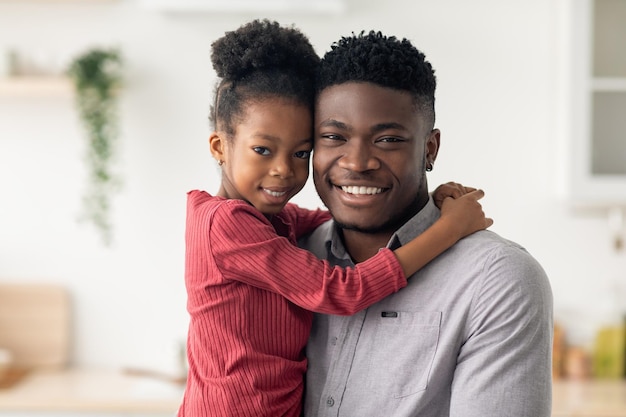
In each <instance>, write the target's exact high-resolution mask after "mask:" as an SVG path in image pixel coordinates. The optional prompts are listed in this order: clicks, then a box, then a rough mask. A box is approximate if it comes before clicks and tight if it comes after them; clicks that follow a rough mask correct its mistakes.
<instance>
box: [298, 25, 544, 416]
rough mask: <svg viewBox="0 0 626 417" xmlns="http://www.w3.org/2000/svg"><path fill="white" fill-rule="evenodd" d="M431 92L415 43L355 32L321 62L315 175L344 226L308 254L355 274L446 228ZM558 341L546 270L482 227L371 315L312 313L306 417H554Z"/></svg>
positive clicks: (316, 237) (327, 230) (329, 226)
mask: <svg viewBox="0 0 626 417" xmlns="http://www.w3.org/2000/svg"><path fill="white" fill-rule="evenodd" d="M435 87H436V80H435V76H434V71H433V69H432V67H431V65H430V64H429V63H428V62H427V61H425V57H424V55H423V54H422V53H421V52H419V51H418V50H417V49H416V48H415V47H414V46H412V45H411V43H410V42H409V41H407V40H399V39H396V38H394V37H385V36H383V35H382V34H380V33H374V32H371V33H369V34H360V35H353V36H352V37H349V38H343V39H341V40H340V41H339V42H337V43H336V44H335V45H334V46H333V49H332V50H331V51H330V52H328V53H327V54H326V55H325V56H324V58H323V60H322V64H321V69H320V80H319V86H318V89H319V91H318V99H317V105H316V115H315V130H316V131H315V152H314V157H313V171H314V173H313V178H314V181H315V186H316V188H317V191H318V193H319V195H320V197H321V199H322V201H323V202H324V204H325V205H326V206H327V207H328V208H329V210H330V211H331V213H332V215H333V218H334V220H333V221H331V222H329V223H326V224H324V225H323V226H322V227H320V228H318V229H317V230H316V231H315V232H314V233H313V234H312V235H310V236H308V237H307V238H306V239H304V240H303V241H302V242H301V244H302V246H303V247H305V248H307V249H309V250H311V251H313V252H314V253H315V254H316V255H317V256H318V257H320V258H324V259H328V260H329V261H330V263H331V264H335V265H342V266H348V265H353V264H354V263H358V262H362V261H364V260H366V259H368V258H370V257H371V256H373V255H374V254H375V253H376V252H377V251H378V250H379V248H381V247H385V246H389V247H391V248H396V247H398V246H399V245H402V244H403V243H405V242H407V241H408V240H410V239H412V238H413V237H414V236H416V235H418V234H420V233H421V232H423V231H424V230H425V229H426V228H427V227H428V226H429V225H431V224H432V223H433V222H434V221H435V220H436V219H437V217H438V216H439V211H438V210H437V208H436V206H435V205H434V203H433V201H432V199H430V198H429V194H428V185H427V182H426V174H425V172H426V171H430V170H431V169H432V168H433V164H434V162H435V159H436V157H437V151H438V149H439V143H440V132H439V130H438V129H434V122H435V111H434V100H435V98H434V94H435ZM551 338H552V293H551V289H550V285H549V282H548V279H547V277H546V275H545V272H544V271H543V269H542V268H541V266H540V265H539V264H538V263H537V262H536V261H535V259H533V258H532V257H531V256H530V255H529V254H528V253H527V252H526V251H525V250H524V249H523V248H522V247H520V246H519V245H517V244H515V243H513V242H510V241H508V240H505V239H503V238H501V237H500V236H498V235H496V234H495V233H493V232H490V231H480V232H477V233H475V234H473V235H470V236H469V237H467V238H464V239H462V240H461V241H459V242H458V243H457V244H456V245H455V246H453V247H452V248H451V249H449V250H448V251H447V252H445V253H444V254H442V255H441V256H439V257H438V258H437V259H435V260H434V261H432V262H431V263H430V264H429V265H427V266H426V267H425V268H423V269H422V270H421V271H419V272H418V273H417V274H415V275H414V276H413V277H412V278H411V279H410V280H409V285H408V286H407V287H406V288H405V289H403V290H401V291H399V292H398V293H396V294H394V295H392V296H390V297H388V298H386V299H385V300H383V301H382V302H380V303H378V304H376V305H374V306H372V307H370V308H369V309H367V310H365V311H362V312H360V313H358V314H356V315H354V316H350V317H339V316H327V315H317V316H316V318H315V322H314V326H313V332H312V334H311V338H310V340H309V345H308V347H307V355H308V358H309V370H308V373H307V395H306V401H305V409H306V417H323V416H346V417H347V416H358V417H366V416H372V417H374V416H375V417H380V416H385V417H389V416H394V417H404V416H419V417H444V416H454V417H507V416H511V417H521V416H528V417H544V416H545V417H548V416H549V415H550V408H551Z"/></svg>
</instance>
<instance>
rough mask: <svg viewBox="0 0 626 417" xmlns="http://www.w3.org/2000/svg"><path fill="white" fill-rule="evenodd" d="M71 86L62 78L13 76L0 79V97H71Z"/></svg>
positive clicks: (68, 81)
mask: <svg viewBox="0 0 626 417" xmlns="http://www.w3.org/2000/svg"><path fill="white" fill-rule="evenodd" d="M72 93H73V89H72V84H71V82H70V80H69V79H68V78H67V77H63V76H15V77H4V78H0V96H50V95H71V94H72Z"/></svg>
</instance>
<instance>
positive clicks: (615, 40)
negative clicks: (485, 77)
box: [559, 0, 626, 209]
mask: <svg viewBox="0 0 626 417" xmlns="http://www.w3.org/2000/svg"><path fill="white" fill-rule="evenodd" d="M562 5H563V7H564V10H565V11H566V13H565V14H566V16H567V18H566V22H565V25H564V27H565V30H564V32H563V33H562V41H563V42H562V44H561V46H562V47H563V48H562V50H559V53H561V54H563V56H564V57H565V59H564V65H563V69H564V70H563V71H562V74H561V75H563V76H564V78H565V79H566V80H567V81H566V82H565V83H564V92H565V93H564V95H563V100H562V105H563V107H564V109H565V114H566V116H565V117H564V119H563V123H564V125H563V126H564V132H565V134H564V137H565V141H566V142H567V143H568V148H569V150H570V153H569V154H568V165H569V166H568V169H567V175H566V177H567V193H568V199H569V200H570V202H572V203H574V204H575V205H577V206H584V207H596V208H607V209H608V208H610V207H622V208H626V0H571V1H569V0H568V1H565V2H562Z"/></svg>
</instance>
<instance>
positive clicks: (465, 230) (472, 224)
mask: <svg viewBox="0 0 626 417" xmlns="http://www.w3.org/2000/svg"><path fill="white" fill-rule="evenodd" d="M464 189H466V188H465V187H464ZM484 196H485V192H484V191H483V190H473V191H469V192H466V193H465V194H461V195H460V196H459V197H457V198H452V197H451V196H447V197H445V198H444V199H443V202H442V203H441V220H442V221H445V222H446V224H447V226H448V227H449V228H450V230H452V231H453V233H456V234H457V236H458V237H459V239H460V238H462V237H465V236H467V235H470V234H472V233H474V232H477V231H478V230H483V229H486V228H488V227H489V226H491V225H492V224H493V220H492V219H490V218H488V217H485V213H484V212H483V208H482V206H481V205H480V203H479V202H478V200H480V199H481V198H483V197H484Z"/></svg>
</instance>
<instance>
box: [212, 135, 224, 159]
mask: <svg viewBox="0 0 626 417" xmlns="http://www.w3.org/2000/svg"><path fill="white" fill-rule="evenodd" d="M224 135H225V133H223V132H213V133H211V135H210V136H209V148H210V149H211V155H213V158H215V160H216V161H217V162H218V163H220V162H221V163H220V165H221V164H222V163H223V162H224V161H225V160H226V138H225V137H224Z"/></svg>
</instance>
